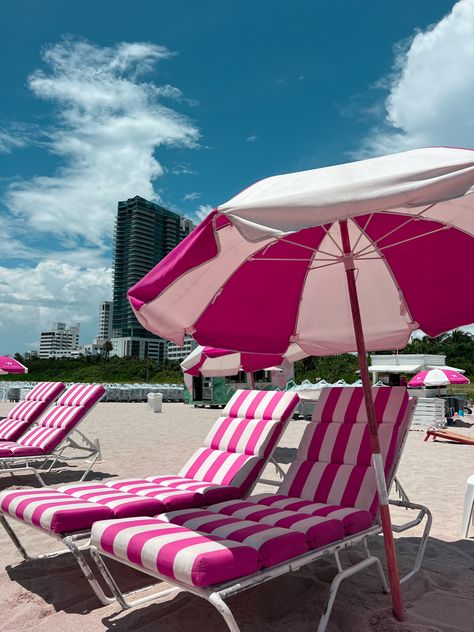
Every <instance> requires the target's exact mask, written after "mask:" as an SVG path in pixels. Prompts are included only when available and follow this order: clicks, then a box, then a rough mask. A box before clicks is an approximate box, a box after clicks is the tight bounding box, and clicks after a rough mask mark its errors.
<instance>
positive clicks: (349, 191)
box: [129, 147, 474, 620]
mask: <svg viewBox="0 0 474 632" xmlns="http://www.w3.org/2000/svg"><path fill="white" fill-rule="evenodd" d="M473 192H474V152H473V151H471V150H466V149H452V148H442V147H441V148H430V149H419V150H414V151H408V152H404V153H401V154H394V155H392V156H385V157H382V158H375V159H372V160H364V161H360V162H355V163H351V164H347V165H338V166H335V167H327V168H324V169H316V170H310V171H304V172H301V173H292V174H286V175H281V176H275V177H272V178H267V179H265V180H262V181H260V182H257V183H256V184H254V185H253V186H250V187H249V188H247V189H245V190H244V191H243V192H242V193H240V194H239V195H237V196H236V197H234V198H233V199H231V200H230V201H229V202H227V203H226V204H223V205H221V206H219V207H218V209H217V210H216V211H215V212H214V213H212V214H210V215H209V216H208V217H207V218H206V219H205V220H204V221H203V222H202V223H201V224H200V225H199V226H198V228H197V229H196V230H194V231H193V232H192V233H191V234H190V235H189V236H188V237H187V238H186V239H185V240H184V241H183V242H181V244H179V245H178V246H177V248H176V249H175V250H174V251H172V252H171V253H170V254H169V255H168V256H167V257H166V258H165V259H163V260H162V261H161V262H160V263H159V264H158V265H157V266H156V267H155V268H154V269H153V270H152V271H150V272H149V273H148V274H147V275H146V276H145V277H144V278H143V279H142V280H141V281H140V282H139V283H137V284H136V285H135V286H134V287H133V288H131V289H130V290H129V298H130V303H131V305H132V308H133V309H134V311H135V314H136V316H137V318H138V320H139V321H140V322H141V323H142V324H143V325H144V326H145V327H146V328H148V329H150V330H151V331H153V332H154V333H156V334H158V335H160V336H163V337H165V338H169V339H171V340H173V341H174V342H176V343H177V344H180V345H182V344H183V339H184V336H185V334H191V335H193V336H194V338H195V339H196V340H197V341H198V342H199V343H200V344H206V345H210V346H215V347H224V348H226V349H234V350H238V351H246V352H252V353H270V354H275V353H276V354H279V353H284V352H285V350H286V349H287V348H288V345H289V344H291V343H296V344H298V345H299V347H300V348H301V349H303V351H305V352H306V353H308V354H310V355H330V354H334V353H342V352H351V351H357V353H358V358H359V365H360V377H361V380H362V385H363V389H364V398H365V403H366V408H367V418H368V425H369V430H370V439H371V449H372V453H373V457H372V463H373V467H374V472H375V476H376V479H377V488H378V493H379V500H380V515H381V522H382V526H383V532H384V540H385V550H386V554H387V565H388V570H389V578H390V587H391V595H392V603H393V607H394V613H395V614H396V616H397V618H398V619H401V620H402V619H403V617H404V613H403V603H402V597H401V590H400V583H399V577H398V567H397V563H396V555H395V548H394V542H393V533H392V527H391V519H390V511H389V504H388V494H387V489H386V482H385V475H384V465H383V459H382V455H381V452H380V443H379V439H378V430H377V422H376V418H375V411H374V405H373V400H372V391H371V385H370V377H369V371H368V366H367V356H366V351H367V349H370V350H371V351H376V350H381V349H400V348H402V347H404V346H405V345H406V343H407V342H408V340H409V337H410V335H411V333H412V332H413V331H414V330H415V329H422V330H424V331H425V332H426V333H427V334H429V335H431V336H436V335H439V334H441V333H443V332H445V331H447V330H449V329H453V328H455V327H459V326H461V325H466V324H470V323H472V322H473V321H474V307H473V304H472V299H471V296H470V294H469V292H467V291H466V288H468V287H469V285H470V281H471V270H472V261H473V260H474V196H473V195H472V193H473ZM453 253H456V256H455V257H454V256H453ZM417 269H419V270H420V271H421V272H420V273H417ZM426 270H436V274H432V275H427V274H425V271H426ZM420 276H421V277H422V283H420ZM447 288H449V289H450V295H451V296H455V297H456V299H455V300H453V301H452V302H448V301H447V300H440V295H441V296H442V295H443V293H445V292H446V289H447ZM445 298H446V297H444V299H445Z"/></svg>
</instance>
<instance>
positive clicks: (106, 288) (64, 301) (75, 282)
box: [0, 259, 112, 353]
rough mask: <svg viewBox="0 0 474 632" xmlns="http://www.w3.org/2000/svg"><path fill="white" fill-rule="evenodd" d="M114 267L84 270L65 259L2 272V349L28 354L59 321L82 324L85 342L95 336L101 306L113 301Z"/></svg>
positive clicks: (0, 310) (0, 332) (0, 291)
mask: <svg viewBox="0 0 474 632" xmlns="http://www.w3.org/2000/svg"><path fill="white" fill-rule="evenodd" d="M111 288H112V274H111V270H110V269H108V268H92V267H81V266H78V265H74V264H71V263H66V262H64V261H62V260H54V259H49V260H45V261H41V262H40V263H38V264H37V266H36V267H33V268H31V267H15V268H4V267H0V312H1V314H2V318H1V319H0V334H1V335H2V338H3V341H2V349H5V348H6V351H7V352H9V353H13V352H16V351H24V350H26V348H25V344H26V343H27V341H29V342H30V343H31V342H32V341H37V340H39V334H40V331H41V330H42V329H45V328H48V327H50V326H51V324H52V323H53V322H56V321H58V320H59V321H65V322H67V323H73V322H80V323H81V324H82V325H83V326H84V325H85V332H84V333H85V334H86V335H85V336H82V339H83V340H85V341H86V342H90V339H91V338H92V337H93V336H94V335H95V322H96V319H97V313H98V307H99V303H100V302H101V301H103V300H107V299H110V296H111Z"/></svg>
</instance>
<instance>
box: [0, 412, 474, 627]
mask: <svg viewBox="0 0 474 632" xmlns="http://www.w3.org/2000/svg"><path fill="white" fill-rule="evenodd" d="M11 406H12V405H11V404H5V403H3V404H1V403H0V415H2V414H3V415H4V414H6V412H7V411H8V409H9V408H10V407H11ZM218 415H219V412H218V411H216V410H209V409H195V408H193V407H189V406H185V405H183V404H164V406H163V412H162V413H161V414H153V413H152V412H151V410H150V409H149V408H148V406H147V405H146V404H113V403H105V404H99V405H98V406H97V407H96V408H95V409H94V410H93V411H92V413H91V414H90V415H89V417H88V418H87V419H86V421H85V422H84V423H83V425H82V426H81V430H82V431H83V432H85V433H86V434H87V436H88V437H90V438H93V439H95V438H98V439H99V440H100V444H101V448H102V454H103V462H101V463H97V464H96V465H95V467H94V474H93V477H94V479H95V480H103V479H108V478H111V477H114V476H120V477H125V476H149V475H152V474H174V473H176V472H177V471H178V470H179V469H180V467H181V466H182V465H183V463H184V462H185V460H186V459H187V458H188V457H189V456H190V455H191V454H192V453H193V451H194V450H195V449H196V448H198V447H199V446H200V445H201V442H202V439H203V438H204V436H205V435H206V433H207V431H208V430H209V428H210V427H211V425H212V423H213V422H214V420H215V419H216V418H217V417H218ZM305 423H306V422H303V421H292V422H291V423H290V424H289V425H288V429H287V431H286V433H285V435H284V437H283V438H282V440H281V441H280V446H282V447H281V448H279V449H278V452H277V455H276V456H277V460H278V461H280V462H281V463H282V464H283V467H284V468H287V467H288V465H287V464H288V462H289V461H290V460H291V458H292V456H293V455H294V448H295V447H296V446H297V444H298V441H299V439H300V437H301V434H302V432H303V430H304V427H305ZM464 423H465V425H466V427H464V428H457V429H456V431H458V432H464V433H466V434H469V435H471V436H474V426H473V428H472V429H470V428H469V426H470V425H471V424H472V423H474V419H472V418H469V417H466V418H465V421H464ZM423 438H424V432H420V431H411V432H410V433H409V437H408V440H407V445H406V449H405V452H404V454H403V457H402V461H401V463H400V468H399V479H400V481H401V482H402V484H403V486H404V488H405V491H406V492H407V493H408V495H409V497H410V499H411V500H412V501H413V502H419V503H422V504H425V505H427V506H428V507H429V508H430V509H431V511H432V513H433V528H432V531H431V537H430V541H429V544H428V548H427V551H426V556H425V561H424V565H423V569H422V571H421V572H420V573H418V575H416V576H415V577H414V578H413V579H411V580H410V581H409V582H407V583H406V584H404V586H403V595H404V599H405V604H406V621H405V622H403V623H397V622H396V621H395V620H394V619H393V618H392V616H391V612H390V599H389V597H387V596H386V595H384V594H382V593H381V591H380V587H379V582H378V580H377V578H376V576H375V573H374V571H373V570H371V569H369V570H367V571H366V572H365V573H360V574H358V575H356V576H355V578H351V579H348V580H346V581H345V582H343V584H342V586H341V588H340V591H339V594H338V596H337V599H336V603H335V606H334V610H333V613H332V616H331V621H330V623H329V626H328V631H329V632H352V631H354V632H365V631H369V630H370V631H377V632H379V631H380V632H458V631H459V632H461V631H462V632H473V631H474V527H472V529H471V532H470V534H471V539H470V540H462V539H461V538H460V525H461V516H462V508H463V499H464V492H465V487H466V479H467V477H468V476H469V475H471V474H474V446H463V445H455V444H449V443H442V442H431V441H430V442H429V443H424V442H423ZM80 475H81V470H80V466H75V467H72V468H69V469H67V470H63V471H60V472H56V473H52V474H50V475H47V476H46V480H47V483H48V484H51V485H59V484H61V483H64V482H68V481H74V480H78V479H79V478H80ZM265 476H266V477H267V478H276V475H275V470H274V468H273V467H272V466H271V465H270V466H268V467H267V470H266V472H265ZM35 480H36V479H34V478H33V477H32V476H30V475H18V476H17V477H16V478H12V477H11V476H9V475H5V474H0V490H3V489H7V488H9V487H15V486H18V485H22V486H31V485H35V486H36V482H35ZM264 489H265V488H264V487H262V486H258V487H257V489H256V491H262V490H264ZM267 489H272V488H267ZM273 489H274V488H273ZM409 516H410V517H411V514H408V513H407V512H405V511H402V512H396V513H394V517H395V518H401V519H404V518H407V517H409ZM18 533H19V535H20V537H21V538H22V540H23V543H24V544H25V546H26V548H27V550H29V551H30V552H31V553H35V552H36V553H38V552H46V551H52V550H55V549H57V548H58V547H57V543H56V542H55V541H54V540H52V538H48V537H46V536H44V535H43V534H41V533H39V532H36V531H34V530H33V529H31V528H26V527H23V526H21V525H20V526H19V527H18ZM420 533H421V527H417V528H416V529H413V530H412V531H410V532H409V537H399V538H397V550H398V559H399V565H400V568H401V572H402V573H403V572H406V571H407V570H408V569H409V568H410V563H411V562H412V560H413V558H414V555H415V553H416V549H417V546H418V543H419V537H420ZM371 549H372V550H373V552H375V553H376V554H378V555H380V557H381V559H383V544H382V542H381V538H375V539H374V541H373V543H372V546H371ZM344 555H349V557H350V559H352V560H357V559H358V557H359V553H357V552H351V553H349V554H348V553H345V554H343V559H344ZM0 561H1V564H0V608H1V613H2V615H1V621H2V623H1V624H0V629H1V630H2V631H3V632H19V631H26V630H28V631H38V632H40V631H41V632H69V631H71V632H85V631H87V632H91V631H95V630H97V631H102V630H107V631H113V632H125V631H127V632H128V631H134V630H137V631H140V632H152V630H153V631H154V630H158V629H160V630H162V631H163V632H196V631H197V630H199V631H210V632H218V631H225V630H227V627H226V626H225V624H224V622H223V620H222V619H221V617H220V615H219V614H218V613H217V611H216V610H214V608H213V607H212V606H210V605H209V604H208V603H206V602H205V601H203V600H202V599H199V598H198V597H194V596H190V595H188V594H184V593H182V594H179V595H178V596H177V597H174V598H172V599H170V600H168V601H166V602H165V603H161V604H155V603H150V604H146V605H144V606H142V607H140V608H136V609H134V610H128V611H124V612H120V610H119V609H118V607H117V606H116V605H111V606H106V607H104V606H101V604H99V602H98V601H97V599H96V597H95V596H94V594H93V593H92V591H91V590H90V588H89V585H88V584H87V582H86V580H85V578H84V576H83V575H82V573H81V571H80V570H79V568H78V567H77V565H76V564H75V562H74V561H73V560H72V559H71V557H70V556H69V555H67V556H62V557H60V558H56V559H50V560H42V561H37V562H22V561H21V557H20V555H19V553H18V552H17V551H16V549H15V548H14V547H13V545H12V543H11V541H10V540H9V538H8V536H7V535H6V533H5V532H4V530H3V529H1V528H0ZM4 568H5V570H4ZM114 571H115V574H116V577H118V579H119V583H121V584H122V585H124V586H127V587H138V586H140V585H143V584H144V583H145V582H147V581H148V579H147V578H144V577H143V576H140V575H139V574H138V573H135V572H134V571H131V570H130V569H127V568H125V567H123V566H120V567H119V566H118V565H117V566H114ZM334 574H335V564H334V562H333V561H330V560H322V561H319V562H317V563H314V564H312V565H308V566H306V567H305V568H303V569H301V570H300V571H298V572H296V573H293V574H291V575H286V576H283V577H280V578H278V579H274V580H272V581H270V582H267V583H266V584H263V585H261V586H258V587H256V588H252V589H250V590H248V591H246V592H244V593H241V594H240V595H237V596H235V597H233V598H231V599H230V600H229V604H230V605H231V608H232V610H233V612H234V615H235V617H236V619H237V621H238V623H239V625H240V626H241V629H242V632H257V631H262V632H263V631H270V630H271V631H272V632H279V631H283V630H292V631H295V632H306V631H309V630H315V629H316V622H317V618H319V615H320V613H321V610H322V608H323V605H324V602H325V600H326V598H327V593H328V587H329V584H330V582H331V580H332V577H333V576H334Z"/></svg>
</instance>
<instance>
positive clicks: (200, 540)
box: [156, 529, 208, 579]
mask: <svg viewBox="0 0 474 632" xmlns="http://www.w3.org/2000/svg"><path fill="white" fill-rule="evenodd" d="M179 532H182V529H180V530H179ZM207 542H208V539H207V538H205V537H204V536H202V535H198V534H196V536H195V537H194V538H185V539H184V540H177V541H175V542H168V543H167V544H165V545H163V546H162V547H161V549H160V552H159V554H158V559H157V560H156V569H157V571H158V573H162V574H163V575H166V576H168V577H171V578H172V579H175V575H174V573H173V571H172V569H173V563H174V560H175V558H176V556H177V555H178V553H180V552H181V551H183V550H184V549H187V548H189V547H191V546H194V545H195V544H204V543H207ZM193 571H194V568H193ZM191 578H192V572H190V579H191Z"/></svg>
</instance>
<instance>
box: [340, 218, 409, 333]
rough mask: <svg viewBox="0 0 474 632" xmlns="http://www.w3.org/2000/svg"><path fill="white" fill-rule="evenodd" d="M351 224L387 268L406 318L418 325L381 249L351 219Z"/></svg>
mask: <svg viewBox="0 0 474 632" xmlns="http://www.w3.org/2000/svg"><path fill="white" fill-rule="evenodd" d="M352 222H353V223H354V224H355V225H356V227H357V228H358V229H359V230H360V231H361V232H363V233H364V237H365V238H366V239H368V240H369V241H370V243H371V244H372V247H373V249H374V250H373V252H374V254H378V255H379V258H380V259H381V261H383V263H384V265H385V267H386V268H387V270H388V273H389V275H390V277H391V278H392V281H393V284H394V285H395V287H396V288H397V290H398V295H399V297H400V300H401V301H403V305H404V306H405V309H406V312H407V314H408V316H409V318H410V320H411V322H412V323H415V324H418V323H417V321H415V320H414V318H413V316H412V313H411V311H410V308H409V307H408V303H407V301H406V299H405V295H404V294H403V291H402V289H401V287H400V285H399V283H398V282H397V279H396V278H395V275H394V274H393V272H392V268H391V267H390V265H389V263H388V261H387V259H386V258H385V256H384V254H383V252H382V250H381V248H379V246H378V245H377V243H376V242H375V241H374V240H372V239H371V238H370V236H369V235H368V234H367V233H366V232H364V230H363V229H362V228H361V227H360V226H359V225H358V224H356V223H355V221H354V219H352ZM354 259H357V257H356V255H354Z"/></svg>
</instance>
